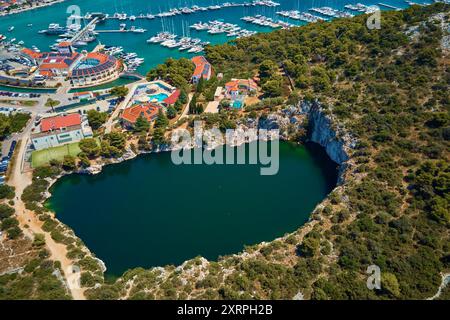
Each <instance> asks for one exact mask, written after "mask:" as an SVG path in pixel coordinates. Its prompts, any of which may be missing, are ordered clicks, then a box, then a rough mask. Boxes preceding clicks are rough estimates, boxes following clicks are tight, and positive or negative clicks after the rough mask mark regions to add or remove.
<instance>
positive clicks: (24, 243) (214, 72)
mask: <svg viewBox="0 0 450 320" xmlns="http://www.w3.org/2000/svg"><path fill="white" fill-rule="evenodd" d="M61 2H62V1H59V0H56V1H51V0H47V1H0V15H4V16H5V17H8V16H9V15H12V14H14V15H20V14H22V13H23V12H27V11H30V10H36V11H35V12H39V10H42V9H39V8H40V7H47V9H49V8H50V6H52V7H54V6H57V5H58V3H61ZM194 3H195V2H194ZM398 3H399V2H396V3H394V4H389V3H378V4H376V5H371V4H368V3H353V2H352V3H347V2H345V3H344V2H343V3H342V4H340V5H339V7H336V8H334V7H332V4H330V5H323V6H322V5H321V6H320V7H317V6H313V3H307V4H305V5H304V8H301V9H300V8H298V7H297V8H296V7H295V6H294V7H292V6H288V7H284V5H285V2H284V1H280V2H275V1H271V0H254V1H246V2H220V3H216V2H214V1H213V2H211V4H210V5H200V4H198V5H194V4H193V5H187V4H184V5H182V6H179V5H178V6H176V5H173V6H172V7H170V8H169V9H165V8H158V10H156V9H155V8H153V9H152V10H151V11H150V10H149V9H148V10H147V9H142V10H134V11H131V10H129V12H125V11H126V10H125V9H122V8H111V10H112V9H114V10H113V11H114V12H113V13H111V12H110V13H105V12H100V11H98V12H90V13H86V14H83V15H82V16H77V17H74V16H70V17H69V18H70V19H69V20H71V19H72V18H77V19H78V18H79V19H81V20H80V21H82V23H81V24H69V25H62V24H59V23H57V22H52V23H51V24H49V25H48V27H47V28H46V29H40V26H39V28H37V27H36V28H35V27H34V26H33V24H36V22H35V21H31V20H30V21H29V24H28V27H27V28H30V33H31V30H33V31H32V32H33V34H34V36H35V37H36V38H37V39H45V41H47V42H48V43H47V42H45V43H46V45H45V46H39V47H38V46H37V45H33V44H32V42H30V41H28V40H27V39H25V40H26V41H25V40H23V41H22V40H21V39H20V38H19V37H18V36H17V38H15V37H16V33H15V32H17V30H15V26H14V25H13V24H12V23H11V20H8V23H7V28H8V31H6V32H4V34H2V35H0V143H1V157H0V298H1V299H4V298H11V299H15V298H17V299H76V300H84V299H157V300H158V299H170V300H174V299H183V300H185V299H207V300H209V299H227V300H235V299H269V300H270V299H284V300H303V299H337V300H344V299H354V298H357V299H369V300H370V299H429V298H432V299H440V298H443V299H448V297H449V295H450V289H449V286H448V283H449V279H450V276H449V272H450V265H449V263H448V254H449V252H448V245H447V240H448V239H449V231H448V230H449V228H448V227H449V225H450V217H449V215H448V210H447V209H448V191H449V190H448V185H447V184H446V181H447V180H446V179H448V170H449V168H448V125H449V124H450V122H449V119H448V112H447V111H448V106H449V101H450V100H449V92H450V91H449V90H448V86H449V83H448V79H449V67H448V56H449V53H450V11H449V10H450V8H449V4H448V3H447V2H446V1H435V2H433V3H428V2H423V1H422V2H420V3H413V2H411V1H408V2H405V3H404V4H403V5H404V6H405V7H399V4H398ZM380 7H382V8H383V19H384V20H383V23H384V24H385V28H386V29H383V30H382V31H380V30H376V31H373V30H369V29H368V28H367V26H366V24H365V23H366V19H367V17H369V16H371V15H372V14H374V13H377V12H379V10H380ZM225 10H242V11H239V12H240V14H239V16H235V17H233V19H234V20H232V19H230V17H231V15H230V16H224V18H223V19H221V18H216V17H214V18H211V19H208V20H203V21H201V19H200V18H198V19H197V16H196V15H198V16H199V17H201V16H200V15H201V14H208V13H211V14H213V13H218V12H221V11H223V12H226V11H225ZM251 10H260V11H251ZM185 17H191V18H190V19H191V20H189V21H184V20H182V19H185ZM413 17H414V18H413ZM0 19H2V17H0ZM170 19H180V20H170ZM192 19H193V20H192ZM55 21H57V20H56V19H55ZM149 21H153V22H154V21H158V26H159V25H160V27H158V29H155V30H152V29H150V28H148V27H146V26H145V25H141V24H139V23H140V22H145V23H147V22H149ZM174 21H175V22H174ZM193 21H196V22H193ZM228 21H231V22H228ZM0 22H1V20H0ZM47 23H48V21H45V25H47ZM174 23H179V24H180V25H182V26H181V28H175V27H174V26H173V24H174ZM105 25H106V26H107V27H105ZM37 29H40V30H37ZM180 30H181V31H180ZM109 36H111V38H109ZM115 36H117V37H121V38H120V39H121V40H120V41H113V40H112V39H113V38H112V37H115ZM214 37H215V38H214ZM219 37H221V38H219ZM108 39H109V42H108ZM129 39H133V40H129ZM212 39H222V40H220V42H219V43H215V42H214V41H215V40H212ZM127 41H130V42H132V41H135V42H134V43H135V45H136V50H134V49H133V47H132V46H130V45H128V44H127V43H126V42H127ZM36 43H37V42H36ZM136 43H139V46H140V47H139V50H138V49H137V48H138V45H137V44H136ZM142 48H144V49H142ZM131 50H132V51H131ZM134 51H135V52H134ZM155 56H157V57H158V59H159V60H158V63H157V64H154V65H153V64H152V65H151V67H149V68H147V64H146V63H148V60H150V59H155V58H154V57H155ZM375 75H376V77H375ZM375 78H376V79H375ZM394 78H395V80H394ZM199 123H200V124H201V125H202V126H203V127H204V128H206V129H216V130H217V131H219V132H221V133H223V134H225V133H226V132H227V130H238V131H239V132H244V133H247V132H249V131H251V130H256V131H258V130H277V132H279V134H280V140H282V142H283V143H285V145H284V147H282V152H281V157H285V158H282V161H283V160H285V159H287V160H285V162H284V163H287V165H288V166H292V167H289V168H290V170H292V172H286V171H283V172H282V174H284V176H282V177H283V180H272V181H276V182H271V183H270V182H267V181H270V180H264V179H263V178H261V177H254V176H252V175H251V174H250V173H248V172H247V170H248V171H250V167H251V166H250V165H249V166H248V167H242V168H240V170H241V171H238V170H236V171H232V170H231V169H228V170H230V171H225V169H223V170H224V171H223V172H221V173H220V174H218V175H215V173H214V172H213V171H204V173H203V174H204V175H206V176H208V177H210V179H211V180H213V179H214V178H216V180H221V179H223V180H224V181H220V183H219V182H217V181H212V182H211V184H207V183H205V177H204V176H202V177H200V176H197V177H196V176H190V175H189V174H194V172H195V173H197V171H195V170H199V172H202V171H201V170H202V169H204V166H201V167H198V168H189V169H184V171H177V174H178V175H179V176H175V174H173V173H170V172H169V170H172V171H175V169H174V168H173V167H171V166H172V165H173V164H171V163H170V164H169V162H164V161H166V160H167V158H164V155H165V154H166V153H167V152H168V151H172V150H176V149H177V148H179V146H178V145H177V142H174V139H173V135H174V133H175V132H176V131H177V130H184V132H188V133H194V130H195V126H196V124H199ZM204 139H205V140H202V141H201V142H200V145H198V144H196V143H194V142H192V143H191V144H190V145H189V147H190V148H192V149H197V148H200V149H202V148H205V149H206V148H207V147H210V146H207V141H206V140H207V139H206V138H204ZM235 142H236V143H235V144H233V145H232V146H231V147H232V148H239V147H240V146H244V147H243V148H244V149H243V150H249V149H245V146H247V145H250V144H251V143H253V142H255V141H252V140H251V139H249V137H248V136H245V135H244V137H243V138H238V139H237V140H236V141H235ZM221 144H225V142H218V141H213V147H212V148H211V149H215V148H216V147H218V146H220V145H221ZM283 148H284V149H283ZM317 149H320V151H318V150H317ZM259 152H261V150H260V151H259ZM233 157H234V154H233ZM132 159H134V160H132ZM154 159H156V160H154ZM164 159H165V160H164ZM294 160H295V161H299V162H301V161H304V162H301V165H302V166H304V168H300V167H301V166H299V167H295V166H294V165H293V164H292V163H293V162H294ZM152 161H155V162H152ZM213 167H214V168H212V169H209V170H216V167H220V166H213ZM114 168H116V169H114ZM114 170H117V172H118V173H116V172H115V171H114ZM133 170H136V171H138V173H136V171H133ZM295 170H297V171H298V172H297V171H295ZM301 170H304V171H301ZM287 171H288V170H287ZM294 171H295V172H294ZM209 175H210V176H209ZM161 176H163V179H165V177H167V181H164V183H163V182H161V181H160V180H158V179H161ZM182 177H183V178H184V180H183V179H182ZM208 177H206V178H208ZM217 177H219V179H217ZM248 177H253V178H248ZM438 177H439V179H440V180H438ZM290 178H295V181H296V182H295V184H294V183H293V180H291V179H290ZM108 179H109V181H111V182H110V183H111V190H106V188H105V185H102V186H103V187H101V188H100V187H98V186H99V185H101V183H102V181H105V180H108ZM127 179H129V182H127ZM133 179H134V180H133ZM178 179H180V180H182V181H178ZM247 179H254V181H253V184H251V182H249V181H246V180H247ZM302 179H303V180H304V181H301V180H302ZM225 180H230V183H229V184H227V182H226V181H225ZM186 181H188V183H186ZM442 181H444V182H442ZM166 183H167V184H166ZM232 183H233V184H234V185H236V187H235V188H236V190H234V189H233V188H234V187H233V184H232ZM302 183H303V184H302ZM297 184H298V185H297ZM96 186H97V188H98V189H95V187H96ZM250 186H251V187H250ZM172 187H173V189H172ZM77 188H78V189H77ZM82 188H84V189H85V190H82ZM91 188H92V189H91ZM156 188H157V189H158V190H155V189H156ZM160 189H161V190H162V191H161V190H160ZM258 189H261V190H259V191H255V190H258ZM262 189H264V190H262ZM274 189H279V190H274ZM246 193H248V194H246ZM62 194H64V196H65V197H66V199H67V205H65V204H64V201H62V200H61V199H60V198H58V197H61V195H62ZM133 194H136V198H132V195H133ZM197 195H201V201H200V204H197V205H198V206H199V208H198V209H196V208H194V207H193V206H192V205H191V203H188V202H190V200H189V199H193V198H194V197H195V196H197ZM122 196H123V198H122V199H121V197H122ZM127 196H129V197H130V198H127ZM265 197H267V199H264V198H265ZM272 197H275V198H272ZM288 197H291V198H289V199H288ZM295 198H297V200H298V201H294V200H295ZM136 199H141V200H142V202H145V203H148V202H154V203H152V205H148V206H147V205H145V206H144V205H142V204H141V206H137V204H136V203H135V202H136ZM221 199H228V200H230V199H233V202H234V205H235V206H236V207H238V208H239V207H242V211H239V209H235V208H233V207H230V206H229V205H228V204H227V205H225V204H222V200H221ZM280 199H285V200H286V202H288V201H289V205H286V208H284V207H283V205H280V203H281V202H282V201H281V200H280ZM228 200H226V201H228ZM102 201H103V203H102ZM109 201H110V202H111V204H109V203H108V204H106V203H105V202H109ZM208 201H209V202H208ZM223 201H225V200H223ZM252 201H257V202H252ZM265 201H267V202H271V203H273V204H274V205H275V204H276V205H277V207H274V206H271V204H269V203H265ZM308 201H309V202H308ZM156 202H158V203H156ZM219 202H220V205H219ZM247 205H248V206H247ZM216 206H217V207H219V208H218V209H217V212H215V213H214V214H211V212H213V209H211V208H215V207H216ZM70 207H74V208H75V209H73V208H70ZM265 207H266V208H265ZM104 208H108V209H104ZM252 208H255V209H254V210H253V209H252ZM277 208H279V210H280V211H279V212H277V211H278V209H277ZM71 209H72V211H71ZM107 210H109V212H105V211H107ZM114 210H116V211H114ZM214 210H216V209H214ZM265 210H267V211H265ZM249 211H254V212H252V213H254V214H255V215H254V216H252V215H251V213H249ZM67 212H70V213H72V217H73V213H74V212H75V213H76V215H79V219H84V221H89V223H91V226H86V224H83V223H80V224H77V223H76V222H74V221H76V220H77V219H76V218H67ZM298 212H301V213H302V214H305V215H306V216H305V217H304V218H303V216H302V218H301V219H299V217H298V216H296V213H298ZM238 213H239V214H241V215H239V214H238ZM85 214H86V215H85ZM139 214H142V215H139ZM177 214H178V215H177ZM200 214H204V216H201V215H200ZM247 214H248V216H249V217H251V219H252V220H250V218H249V220H248V221H247V220H245V217H244V216H245V215H247ZM282 214H283V215H286V220H289V219H288V218H289V217H290V218H292V220H290V221H289V223H290V224H281V223H280V220H283V219H280V217H281V215H282ZM289 214H292V216H289ZM157 215H162V216H164V217H165V218H166V219H167V220H164V219H163V218H161V217H158V218H154V216H157ZM186 216H188V218H186ZM211 216H215V217H214V218H215V219H217V220H211V221H210V220H208V219H206V218H205V217H208V218H209V217H211ZM117 217H122V218H123V219H128V220H127V221H126V222H123V221H125V220H123V221H119V220H114V219H117ZM185 219H187V220H185ZM221 219H222V220H221ZM233 219H237V220H233ZM191 220H192V221H197V223H198V224H199V225H201V226H203V227H204V228H203V229H210V230H209V232H210V233H207V234H208V236H209V237H210V239H204V240H202V238H201V237H202V232H203V231H202V230H200V229H201V228H196V227H192V226H191V225H190V221H191ZM300 220H301V221H300ZM205 221H206V222H205ZM255 221H258V223H261V226H259V227H258V228H254V229H259V230H257V231H255V230H249V231H247V230H248V229H249V227H248V226H250V225H254V224H255V223H256V222H255ZM208 222H209V223H211V226H208V225H207V224H206V223H208ZM232 222H233V223H232ZM241 222H242V223H241ZM202 223H204V225H202ZM172 224H173V225H172ZM234 224H235V225H236V226H234ZM105 226H106V227H105ZM222 226H226V227H227V228H229V229H227V230H229V231H224V230H222ZM140 227H147V228H148V230H149V231H148V232H143V231H137V230H142V229H140ZM82 228H85V229H82ZM152 228H153V229H152ZM170 228H173V229H174V230H175V231H174V233H175V235H171V237H173V239H172V238H171V239H168V238H165V237H166V236H167V234H169V233H170V232H169V229H170ZM177 228H179V229H177ZM214 228H217V229H216V230H214ZM185 229H186V230H187V231H186V233H183V231H184V230H185ZM219 229H220V230H219ZM223 229H225V227H223ZM222 231H223V233H221V232H222ZM108 232H109V233H112V234H114V239H109V240H108V239H107V238H108V236H105V235H108ZM160 232H161V233H160ZM228 232H231V233H233V237H231V238H235V239H233V240H236V241H235V242H233V241H232V240H230V239H227V234H228ZM264 232H265V233H264ZM147 233H148V234H147ZM194 233H198V237H196V235H195V234H194ZM80 234H82V235H83V236H85V237H86V239H84V238H83V237H80ZM152 234H154V235H152ZM162 234H163V235H162ZM134 236H135V238H133V237H134ZM152 236H154V237H153V238H152ZM96 237H97V238H96ZM100 237H103V238H102V239H100ZM128 237H129V238H130V239H133V241H135V242H131V241H130V243H132V244H127V239H128ZM252 237H254V238H252ZM161 238H162V240H161ZM96 239H97V240H98V241H99V243H102V244H103V245H105V243H106V247H107V246H108V244H110V245H111V246H113V244H114V246H115V247H116V248H117V250H110V248H107V249H105V248H104V247H102V245H98V246H97V245H94V246H92V243H93V242H94V241H95V240H96ZM105 239H107V240H105ZM155 239H156V240H155ZM146 241H148V244H146ZM152 241H153V242H152ZM158 241H161V242H158ZM119 242H120V243H119ZM163 242H164V243H163ZM203 242H205V243H203ZM206 242H208V243H206ZM117 243H119V244H117ZM122 243H123V247H121V246H120V244H122ZM136 243H139V244H141V245H142V246H143V247H144V246H146V245H148V250H147V251H152V252H150V253H149V255H148V256H146V255H144V254H143V257H144V258H145V259H148V260H145V259H144V258H142V259H143V260H139V259H136V260H133V262H131V260H132V259H130V262H129V263H128V261H127V257H129V256H127V255H125V253H124V252H126V253H127V254H130V255H131V254H132V253H133V250H128V246H129V247H132V246H136ZM231 243H233V246H232V245H231ZM208 244H210V245H211V247H213V249H210V248H209V247H208ZM155 246H161V247H163V248H165V249H167V250H166V251H167V254H161V253H159V252H154V251H157V249H156V250H155V249H154V248H155ZM189 246H192V248H191V247H189ZM203 246H204V247H208V248H209V251H208V250H204V251H202V250H203V248H204V247H203ZM396 246H397V247H398V248H396ZM216 247H217V249H216ZM93 248H95V250H94V249H93ZM125 248H126V249H125ZM225 248H226V249H225ZM236 248H238V249H236ZM191 249H192V251H189V250H191ZM97 250H98V252H97ZM137 250H138V249H136V251H137ZM177 250H178V251H186V252H187V253H186V256H184V255H182V254H180V257H181V258H179V259H178V257H177V258H172V257H170V258H168V256H169V253H170V254H173V252H176V251H177ZM220 250H222V251H220ZM112 251H114V252H112ZM161 251H163V249H161ZM193 252H195V253H193ZM99 253H100V254H99ZM196 253H201V255H199V256H197V254H196ZM108 254H110V256H108ZM121 254H122V255H121ZM152 256H154V257H157V258H158V259H160V260H157V259H156V258H155V260H152V258H151V257H152ZM402 256H405V257H407V259H406V258H405V259H403V258H402V259H401V258H400V257H402ZM177 259H178V260H177ZM136 261H138V262H136ZM141 261H143V265H140V264H139V263H140V262H141ZM155 261H157V262H155ZM426 261H432V263H431V262H430V263H428V262H426ZM159 262H161V264H159ZM374 264H379V265H381V267H382V270H383V271H382V277H383V281H385V283H388V284H387V285H386V287H385V288H384V289H383V290H378V291H374V290H370V289H366V287H365V283H366V282H365V281H366V280H365V275H366V269H367V266H368V265H374ZM111 270H112V271H111ZM255 270H257V272H255ZM108 272H110V273H108ZM113 272H114V273H113ZM333 272H334V273H333ZM411 274H415V275H416V276H417V278H414V277H411ZM33 277H34V278H33ZM108 277H111V279H113V280H110V279H109V278H108ZM107 278H108V279H107ZM417 279H419V280H417ZM25 281H29V282H33V281H35V282H33V283H34V284H33V286H29V287H27V286H25V285H24V284H23V283H25ZM39 283H43V284H45V285H42V286H40V285H39ZM31 287H32V289H31Z"/></svg>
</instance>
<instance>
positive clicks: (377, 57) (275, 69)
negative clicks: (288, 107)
mask: <svg viewBox="0 0 450 320" xmlns="http://www.w3.org/2000/svg"><path fill="white" fill-rule="evenodd" d="M438 12H445V14H444V15H441V16H440V17H437V16H435V14H436V13H438ZM432 17H433V18H432ZM365 19H366V17H365V16H357V17H355V18H352V19H337V20H334V21H332V22H323V23H315V24H310V25H307V26H305V27H301V28H295V29H292V30H280V31H276V32H272V33H269V34H260V35H257V36H254V37H250V38H245V39H240V40H237V41H236V42H235V43H229V44H224V45H220V46H211V47H208V48H207V58H208V60H209V61H210V62H212V63H213V65H214V66H215V69H216V71H218V72H223V73H224V78H225V79H227V78H230V77H243V78H249V77H254V76H258V77H259V78H260V85H261V86H262V87H263V89H264V90H265V94H266V96H267V97H272V98H273V97H275V98H276V97H278V96H280V97H284V98H287V99H283V98H281V99H282V100H285V101H287V103H296V102H298V101H312V100H316V99H317V101H319V103H320V106H321V108H322V112H323V113H325V114H327V115H329V116H331V117H332V118H333V119H334V120H333V121H334V123H333V125H334V126H335V127H339V128H340V130H342V128H344V129H343V130H345V131H346V132H349V133H351V135H352V136H353V137H354V138H355V140H356V141H358V143H357V145H356V146H355V148H354V149H353V151H352V153H351V154H350V156H351V159H350V161H349V163H350V169H349V170H348V171H347V174H346V176H345V178H346V182H345V183H344V184H343V185H342V186H341V187H338V188H337V189H336V190H335V191H334V192H333V193H332V194H331V195H330V196H329V197H328V199H327V200H325V201H324V203H323V205H322V206H319V207H318V208H317V209H316V211H315V212H314V213H313V215H312V222H311V223H310V224H309V225H308V226H307V227H304V228H301V229H299V230H298V231H297V232H295V233H293V234H291V235H288V236H286V237H285V238H283V239H282V240H277V241H274V242H271V243H270V244H267V245H257V246H254V247H250V248H247V249H246V252H247V253H249V254H251V256H250V257H247V258H243V257H239V256H236V257H223V258H222V259H221V260H219V262H211V263H207V264H206V266H205V265H204V263H203V262H202V261H200V260H197V259H194V260H192V261H189V262H187V263H186V264H185V265H184V266H183V267H182V270H175V269H174V268H173V267H170V266H169V267H166V268H165V273H164V274H163V275H161V271H158V270H156V269H152V270H143V269H135V270H131V271H129V272H127V273H125V274H124V276H123V278H122V279H119V281H117V282H116V283H115V284H112V285H105V286H102V287H101V288H99V289H96V290H89V291H88V295H89V297H91V298H118V297H120V296H123V295H124V292H125V289H124V288H125V283H127V281H129V280H131V279H132V282H133V289H132V290H131V291H130V296H129V297H130V298H136V299H142V298H186V297H189V298H215V299H216V298H232V299H241V298H273V299H279V298H283V299H291V298H293V297H294V296H295V295H296V294H297V293H298V292H301V293H302V294H303V295H304V296H305V297H306V298H312V299H356V298H358V299H365V298H371V299H405V298H419V299H422V298H427V297H431V296H433V295H434V294H435V293H436V291H437V288H438V286H439V285H440V282H441V275H440V274H441V273H442V272H444V271H446V270H447V271H448V270H449V269H450V235H449V226H450V217H449V209H450V205H449V200H450V198H449V189H450V183H449V181H450V180H449V177H450V173H449V166H448V160H449V153H448V151H449V138H450V135H449V132H450V126H449V125H450V117H449V106H450V90H449V85H450V67H449V56H448V51H443V50H442V48H441V39H442V36H443V30H442V28H441V22H446V23H448V21H449V6H448V5H447V6H446V5H444V4H435V5H432V6H427V7H418V6H413V7H411V8H409V9H407V10H404V11H401V12H389V13H387V12H383V14H382V22H381V29H380V30H369V29H367V27H366V24H365ZM178 63H179V64H184V62H178ZM173 65H177V62H175V61H174V62H173ZM187 71H188V68H187V64H186V75H187ZM167 75H169V76H170V78H172V79H173V78H174V77H175V71H173V70H171V68H170V67H169V68H168V67H167V65H166V66H161V67H158V68H157V69H156V70H154V71H151V72H150V73H149V76H151V77H152V78H153V77H166V76H167ZM181 78H183V77H181ZM181 78H180V79H179V80H180V81H179V82H180V84H182V82H183V81H182V80H181ZM174 82H178V80H177V81H174ZM286 94H289V96H288V97H286ZM268 101H271V100H268ZM279 104H280V103H279V101H278V102H277V103H274V104H270V103H265V102H262V103H261V104H259V105H257V106H253V107H252V108H249V109H248V110H247V111H248V112H250V111H251V112H259V114H261V112H267V111H269V110H270V111H274V110H276V109H277V105H279ZM196 107H197V104H193V106H192V109H193V111H195V108H196ZM221 117H223V116H221V115H220V114H219V115H215V116H214V117H212V118H211V117H209V116H204V120H209V121H211V120H212V121H216V122H215V123H219V122H220V121H223V120H224V119H221ZM373 264H374V265H377V266H379V267H380V269H381V272H382V274H381V278H382V289H381V290H369V289H368V288H367V286H366V280H367V274H366V270H367V267H368V266H370V265H373ZM191 268H197V269H195V270H196V271H191V270H190V269H191ZM224 269H228V271H227V274H228V272H230V271H229V270H232V271H231V272H230V273H229V274H228V275H227V276H226V275H225V272H224V271H223V270H224ZM199 270H202V272H205V274H206V277H205V278H203V279H202V280H198V279H197V278H196V276H195V274H198V273H199V272H200V271H199ZM189 274H191V276H189ZM192 274H193V275H194V276H192ZM181 279H183V281H182V280H181ZM446 292H447V291H446Z"/></svg>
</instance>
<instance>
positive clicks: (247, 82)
mask: <svg viewBox="0 0 450 320" xmlns="http://www.w3.org/2000/svg"><path fill="white" fill-rule="evenodd" d="M257 90H258V85H257V84H256V82H255V81H253V80H252V79H231V81H229V82H227V83H226V84H225V96H226V97H227V98H230V99H234V98H237V97H238V96H241V95H247V94H249V93H251V92H256V91H257Z"/></svg>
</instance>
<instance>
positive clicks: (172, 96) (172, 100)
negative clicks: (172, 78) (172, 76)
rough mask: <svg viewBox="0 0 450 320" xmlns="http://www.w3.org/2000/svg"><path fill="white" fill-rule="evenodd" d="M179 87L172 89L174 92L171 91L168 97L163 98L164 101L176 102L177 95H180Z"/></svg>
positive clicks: (168, 102)
mask: <svg viewBox="0 0 450 320" xmlns="http://www.w3.org/2000/svg"><path fill="white" fill-rule="evenodd" d="M180 92H181V91H180V89H177V90H175V91H174V93H172V94H171V95H170V96H169V97H167V98H166V99H164V102H165V103H167V104H169V105H170V104H174V103H175V102H177V100H178V97H179V96H180Z"/></svg>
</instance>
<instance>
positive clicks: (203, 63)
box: [191, 56, 211, 80]
mask: <svg viewBox="0 0 450 320" xmlns="http://www.w3.org/2000/svg"><path fill="white" fill-rule="evenodd" d="M191 61H192V62H193V63H194V64H195V70H194V73H193V74H192V76H193V77H197V78H200V76H203V78H205V79H207V80H209V75H210V72H211V64H210V63H209V62H208V60H206V58H205V57H204V56H195V57H193V58H192V59H191Z"/></svg>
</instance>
